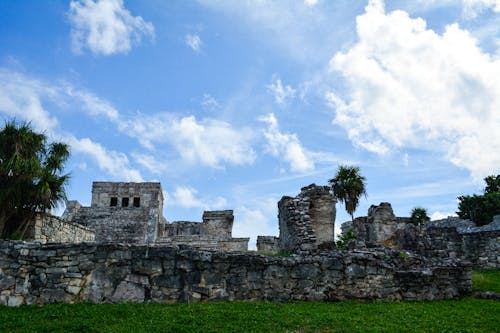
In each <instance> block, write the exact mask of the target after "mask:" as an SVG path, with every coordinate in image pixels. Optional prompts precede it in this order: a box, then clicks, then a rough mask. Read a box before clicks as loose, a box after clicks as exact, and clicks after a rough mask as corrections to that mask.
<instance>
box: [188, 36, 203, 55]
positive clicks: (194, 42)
mask: <svg viewBox="0 0 500 333" xmlns="http://www.w3.org/2000/svg"><path fill="white" fill-rule="evenodd" d="M184 41H185V42H186V45H187V46H189V47H190V48H191V49H192V50H193V51H194V52H200V50H201V44H202V42H201V38H200V36H198V35H192V34H187V35H186V38H185V39H184Z"/></svg>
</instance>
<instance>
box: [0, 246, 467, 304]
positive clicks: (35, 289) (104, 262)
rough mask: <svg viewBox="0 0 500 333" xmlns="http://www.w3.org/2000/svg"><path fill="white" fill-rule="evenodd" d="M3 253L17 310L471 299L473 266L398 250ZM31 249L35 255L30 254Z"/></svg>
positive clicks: (8, 300)
mask: <svg viewBox="0 0 500 333" xmlns="http://www.w3.org/2000/svg"><path fill="white" fill-rule="evenodd" d="M0 249H1V251H0V281H1V282H0V296H1V297H0V304H4V305H12V306H14V305H21V304H45V303H53V302H87V301H89V302H96V303H102V302H182V301H203V300H209V301H219V300H226V301H231V300H269V301H299V300H321V301H334V300H344V299H385V300H410V299H411V300H433V299H449V298H455V297H460V296H463V295H467V294H469V293H470V291H471V266H470V264H468V263H461V262H459V261H456V260H454V259H450V258H447V259H439V258H433V259H430V258H425V257H421V256H418V255H414V254H411V253H409V254H408V253H405V254H401V253H402V252H399V251H394V250H389V249H375V250H373V251H361V250H354V251H338V250H334V251H325V252H320V251H316V252H311V253H309V254H305V253H302V254H300V255H299V254H295V255H291V256H289V257H270V256H264V255H260V254H255V253H248V252H223V251H215V250H196V249H193V248H190V247H187V246H179V247H164V246H146V245H129V244H112V243H97V244H96V243H94V244H92V243H81V244H64V243H63V244H61V243H59V244H56V243H49V244H41V243H26V242H21V241H0ZM23 250H27V251H24V252H25V253H26V254H25V255H23V256H20V255H19V253H20V252H21V251H23ZM42 253H43V254H47V255H43V256H41V255H40V254H42ZM21 258H22V259H21ZM53 263H58V264H57V265H56V266H55V265H54V264H53ZM65 263H66V264H65Z"/></svg>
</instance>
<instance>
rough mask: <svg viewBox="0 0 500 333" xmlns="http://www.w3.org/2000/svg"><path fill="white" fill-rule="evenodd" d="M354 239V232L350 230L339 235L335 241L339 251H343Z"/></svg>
mask: <svg viewBox="0 0 500 333" xmlns="http://www.w3.org/2000/svg"><path fill="white" fill-rule="evenodd" d="M355 239H356V235H354V230H352V228H349V229H347V231H346V232H345V233H344V234H342V235H340V239H339V240H338V241H337V243H336V245H337V248H339V249H345V248H346V247H347V244H349V243H350V242H351V241H353V240H355Z"/></svg>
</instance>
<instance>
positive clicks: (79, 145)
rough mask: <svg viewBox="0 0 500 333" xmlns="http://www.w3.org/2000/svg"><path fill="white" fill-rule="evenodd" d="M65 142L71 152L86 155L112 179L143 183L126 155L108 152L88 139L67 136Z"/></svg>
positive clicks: (112, 151)
mask: <svg viewBox="0 0 500 333" xmlns="http://www.w3.org/2000/svg"><path fill="white" fill-rule="evenodd" d="M66 141H67V142H68V143H69V144H70V146H71V151H72V152H76V153H81V154H85V155H88V156H89V157H90V158H92V159H93V160H94V162H96V164H97V165H98V167H99V168H100V169H101V170H104V171H106V172H107V173H108V174H109V175H110V176H111V177H112V178H114V179H121V180H125V181H133V182H141V181H143V179H142V177H141V174H140V173H139V171H138V170H136V169H134V168H131V167H130V163H129V160H128V158H127V155H125V154H124V153H121V152H117V151H114V150H108V149H106V148H105V147H103V146H102V145H101V144H99V143H96V142H93V141H92V140H90V139H89V138H83V139H77V138H75V137H73V136H68V137H66Z"/></svg>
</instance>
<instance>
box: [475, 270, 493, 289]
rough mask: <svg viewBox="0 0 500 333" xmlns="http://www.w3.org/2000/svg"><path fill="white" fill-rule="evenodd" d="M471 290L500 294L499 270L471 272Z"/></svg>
mask: <svg viewBox="0 0 500 333" xmlns="http://www.w3.org/2000/svg"><path fill="white" fill-rule="evenodd" d="M472 290H473V291H493V292H496V293H499V294H500V270H490V271H475V272H473V273H472Z"/></svg>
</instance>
